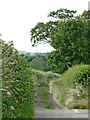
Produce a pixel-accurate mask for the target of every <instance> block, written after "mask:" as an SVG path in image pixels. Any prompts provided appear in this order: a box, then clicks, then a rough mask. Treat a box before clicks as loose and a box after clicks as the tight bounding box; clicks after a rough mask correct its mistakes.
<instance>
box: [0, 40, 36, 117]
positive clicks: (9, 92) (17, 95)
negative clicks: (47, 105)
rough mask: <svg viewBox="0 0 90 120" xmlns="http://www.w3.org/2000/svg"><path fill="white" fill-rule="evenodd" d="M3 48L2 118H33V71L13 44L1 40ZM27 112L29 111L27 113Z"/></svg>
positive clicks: (0, 44) (0, 58) (0, 43)
mask: <svg viewBox="0 0 90 120" xmlns="http://www.w3.org/2000/svg"><path fill="white" fill-rule="evenodd" d="M0 46H1V48H2V54H1V55H2V57H0V60H2V78H1V77H0V81H1V80H2V89H1V88H0V92H1V91H2V118H5V119H7V118H31V117H32V116H33V114H34V107H33V102H34V84H33V79H32V71H31V70H30V69H29V68H27V62H26V61H25V59H24V58H23V56H22V57H20V56H19V55H18V52H17V50H16V49H15V48H14V47H13V42H9V43H5V42H4V41H3V40H1V39H0ZM26 110H27V111H26Z"/></svg>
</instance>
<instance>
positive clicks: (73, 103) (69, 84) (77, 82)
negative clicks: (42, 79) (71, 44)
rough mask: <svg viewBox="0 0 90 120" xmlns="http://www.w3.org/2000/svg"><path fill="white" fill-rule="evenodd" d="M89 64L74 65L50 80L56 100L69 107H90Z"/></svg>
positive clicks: (51, 90)
mask: <svg viewBox="0 0 90 120" xmlns="http://www.w3.org/2000/svg"><path fill="white" fill-rule="evenodd" d="M89 70H90V68H89V65H83V64H81V65H74V66H73V67H71V68H70V69H68V70H67V71H66V72H65V73H63V74H62V76H61V79H58V80H53V81H51V82H50V92H51V93H52V94H53V96H54V98H55V100H56V101H57V102H58V103H59V104H61V105H63V106H65V107H67V108H69V109H88V78H89Z"/></svg>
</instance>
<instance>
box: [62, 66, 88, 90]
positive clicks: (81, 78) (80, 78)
mask: <svg viewBox="0 0 90 120" xmlns="http://www.w3.org/2000/svg"><path fill="white" fill-rule="evenodd" d="M89 72H90V68H89V65H83V64H81V65H74V66H73V67H71V68H69V69H68V70H67V71H66V72H65V73H63V75H62V80H61V81H62V84H63V86H65V88H66V87H68V88H71V87H76V86H77V84H82V85H83V86H84V87H86V88H87V87H88V79H89V75H90V73H89Z"/></svg>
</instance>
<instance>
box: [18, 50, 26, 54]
mask: <svg viewBox="0 0 90 120" xmlns="http://www.w3.org/2000/svg"><path fill="white" fill-rule="evenodd" d="M18 52H19V54H27V52H26V51H18Z"/></svg>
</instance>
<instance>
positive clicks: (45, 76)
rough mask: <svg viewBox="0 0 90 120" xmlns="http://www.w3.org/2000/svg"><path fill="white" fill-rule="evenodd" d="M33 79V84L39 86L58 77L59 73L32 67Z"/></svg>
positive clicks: (47, 83)
mask: <svg viewBox="0 0 90 120" xmlns="http://www.w3.org/2000/svg"><path fill="white" fill-rule="evenodd" d="M32 73H33V79H34V83H35V86H37V87H38V86H40V85H42V84H46V85H49V83H50V81H52V80H55V79H58V78H60V75H59V74H56V73H52V72H51V71H49V72H43V71H38V70H34V69H32Z"/></svg>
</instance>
